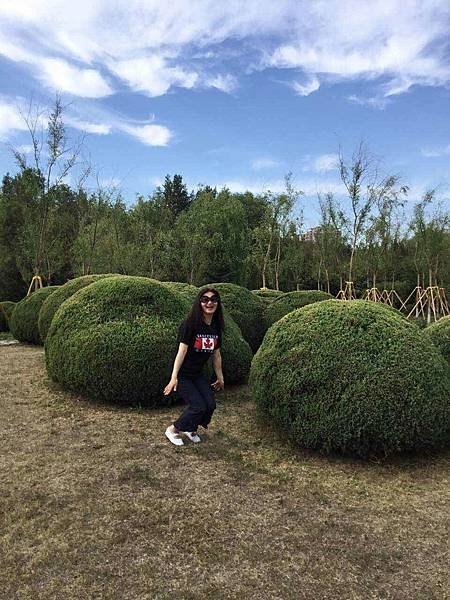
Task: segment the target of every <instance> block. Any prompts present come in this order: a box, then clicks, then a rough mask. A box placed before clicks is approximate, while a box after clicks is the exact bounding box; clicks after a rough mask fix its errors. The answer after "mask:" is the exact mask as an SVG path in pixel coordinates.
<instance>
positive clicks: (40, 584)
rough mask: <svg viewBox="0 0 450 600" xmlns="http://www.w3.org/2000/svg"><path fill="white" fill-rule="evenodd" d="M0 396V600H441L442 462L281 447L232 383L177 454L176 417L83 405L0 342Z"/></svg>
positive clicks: (26, 356) (444, 559) (33, 354)
mask: <svg viewBox="0 0 450 600" xmlns="http://www.w3.org/2000/svg"><path fill="white" fill-rule="evenodd" d="M0 397H1V400H0V415H1V421H0V455H1V458H0V461H1V462H0V490H1V496H0V498H1V499H0V502H1V510H0V565H1V568H0V597H1V598H5V599H8V600H10V599H20V600H22V599H33V600H34V599H36V598H39V599H51V600H58V599H64V600H72V599H86V600H88V599H89V600H91V599H97V598H98V599H100V598H101V599H116V598H117V599H121V600H128V599H133V600H134V599H139V600H141V599H142V600H144V599H152V600H153V599H155V600H173V599H192V600H194V599H207V600H209V599H222V598H223V599H234V598H236V599H238V598H239V599H240V600H244V599H247V598H248V599H272V598H274V599H275V598H276V599H284V598H286V599H291V598H292V599H296V600H298V599H303V598H308V599H332V598H333V599H334V598H336V599H337V598H339V599H363V600H371V599H378V598H380V599H381V598H386V599H387V598H392V599H395V600H401V599H424V600H431V599H433V598H439V599H441V598H446V597H447V596H446V590H448V589H449V578H448V556H446V550H447V544H448V537H447V535H448V530H447V526H448V516H449V513H448V506H449V504H448V492H449V487H448V479H447V474H448V467H449V460H448V457H446V456H443V455H440V456H430V457H422V458H411V457H410V458H402V459H397V460H396V461H390V462H379V463H375V462H374V463H370V462H369V463H363V462H358V461H352V460H343V459H339V458H324V457H320V456H317V455H313V454H311V453H306V452H298V451H295V450H293V449H292V448H290V447H289V445H287V444H286V443H285V441H284V440H283V439H282V438H280V437H279V436H278V435H277V434H276V432H275V431H272V430H270V429H268V428H266V427H263V426H262V425H261V424H259V426H257V424H256V421H255V409H254V406H253V404H252V402H251V400H250V398H249V394H248V390H247V388H246V387H238V388H234V389H231V390H228V391H226V392H225V393H222V394H220V395H219V396H218V408H217V410H216V413H215V415H214V417H213V422H212V424H211V429H210V431H209V432H208V434H205V435H204V436H203V437H204V441H203V442H202V443H201V444H198V445H194V444H191V443H189V442H188V444H189V445H186V446H184V447H181V448H176V447H175V446H173V445H171V444H170V443H169V442H168V440H166V438H165V437H164V429H165V427H166V425H167V424H168V423H169V422H170V421H171V420H172V419H173V418H174V417H176V416H177V415H178V413H179V412H180V410H181V408H182V406H174V407H172V408H171V409H160V410H131V409H125V408H118V407H113V406H105V405H100V404H92V403H89V402H87V401H85V400H83V399H81V398H80V397H78V396H76V395H71V394H68V393H65V392H62V391H61V390H59V389H57V388H56V386H54V385H53V384H51V383H50V382H49V381H48V379H47V376H46V372H45V367H44V356H43V349H42V348H37V347H32V346H26V345H22V344H20V345H15V346H0Z"/></svg>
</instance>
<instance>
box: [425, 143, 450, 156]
mask: <svg viewBox="0 0 450 600" xmlns="http://www.w3.org/2000/svg"><path fill="white" fill-rule="evenodd" d="M420 153H421V154H422V156H426V157H427V158H435V157H437V156H445V155H447V154H450V144H449V145H448V146H441V147H439V148H422V149H421V150H420Z"/></svg>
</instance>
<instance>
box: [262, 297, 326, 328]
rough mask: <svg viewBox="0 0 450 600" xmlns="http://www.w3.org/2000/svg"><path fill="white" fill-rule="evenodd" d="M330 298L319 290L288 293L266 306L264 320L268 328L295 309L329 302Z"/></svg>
mask: <svg viewBox="0 0 450 600" xmlns="http://www.w3.org/2000/svg"><path fill="white" fill-rule="evenodd" d="M331 297H332V296H331V295H330V294H327V292H322V291H320V290H304V291H300V292H288V293H287V294H283V295H282V296H281V297H280V298H276V299H275V300H273V301H272V302H270V303H269V304H268V306H267V307H266V309H265V313H264V318H265V320H266V323H267V325H268V326H270V325H272V324H273V323H275V321H278V319H281V317H284V315H287V314H288V313H290V312H292V311H293V310H295V309H296V308H301V307H302V306H306V305H307V304H312V303H313V302H321V301H323V300H329V299H330V298H331Z"/></svg>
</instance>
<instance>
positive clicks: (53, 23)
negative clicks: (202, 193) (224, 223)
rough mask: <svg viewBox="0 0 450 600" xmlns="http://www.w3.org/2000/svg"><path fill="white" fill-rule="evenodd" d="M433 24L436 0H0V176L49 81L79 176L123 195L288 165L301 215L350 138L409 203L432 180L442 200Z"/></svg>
mask: <svg viewBox="0 0 450 600" xmlns="http://www.w3.org/2000/svg"><path fill="white" fill-rule="evenodd" d="M449 31H450V10H449V6H448V2H446V1H443V0H442V1H441V0H428V1H423V0H422V1H421V2H415V1H408V0H403V1H402V2H400V1H394V0H392V1H382V0H380V1H378V2H373V3H370V4H369V3H367V4H365V3H361V2H353V1H345V0H344V1H342V0H341V1H339V2H337V1H334V0H329V1H327V2H323V1H320V2H319V1H317V2H314V1H302V0H297V1H290V0H279V1H278V2H268V1H266V0H258V1H253V0H248V1H247V2H246V3H242V2H241V1H239V2H238V1H236V0H230V1H229V2H228V3H227V4H226V6H221V4H220V3H218V2H215V1H214V2H212V1H211V2H210V1H207V0H203V1H202V2H192V0H191V1H189V2H188V1H186V0H174V1H173V2H171V3H170V4H169V3H163V2H155V1H152V0H146V1H143V0H140V1H137V0H128V1H127V2H124V1H122V0H110V1H103V0H101V1H100V0H97V2H95V3H93V2H91V1H87V0H81V1H78V2H77V3H74V2H68V1H67V0H46V1H45V2H44V1H41V0H17V1H16V2H4V3H2V5H1V6H0V142H2V143H1V146H0V172H1V173H2V174H4V173H6V172H7V171H10V172H15V171H16V170H17V168H16V166H15V164H14V160H13V158H12V156H11V152H10V150H9V149H8V144H12V145H13V146H14V147H16V148H20V149H21V150H22V151H23V152H25V153H27V152H28V151H29V144H30V137H29V134H28V132H27V131H26V129H25V124H24V121H23V118H22V117H21V114H20V113H21V111H22V113H23V112H26V111H27V107H28V105H29V102H30V99H31V98H33V102H34V103H35V105H36V104H37V103H39V105H40V106H41V107H42V108H44V107H46V106H47V107H48V106H50V105H51V102H52V99H53V97H54V94H55V92H60V93H61V94H62V98H63V101H64V103H66V104H67V108H66V111H65V116H66V123H67V125H68V133H69V135H70V136H71V137H73V138H76V137H77V136H79V135H80V133H81V132H82V131H86V132H87V135H86V139H85V143H84V150H83V153H84V156H85V157H86V158H89V160H90V162H91V163H92V166H93V177H92V178H91V180H90V181H89V182H88V183H89V185H90V186H91V187H92V188H94V187H95V184H96V179H97V178H98V180H99V181H100V182H101V183H102V184H103V185H107V184H115V185H118V186H120V187H121V188H122V190H123V193H124V196H125V198H126V200H127V202H128V203H132V202H133V201H134V198H135V194H136V193H141V194H144V195H146V194H148V193H151V191H152V190H153V189H154V187H155V186H156V185H158V184H159V183H161V182H162V180H163V179H164V175H165V174H166V173H170V174H174V173H181V174H182V175H183V178H184V179H185V181H186V182H187V184H188V186H189V187H190V188H192V187H195V186H196V185H197V184H199V183H204V184H209V185H213V186H214V185H216V186H218V187H222V186H224V185H226V186H228V187H229V188H230V189H232V190H236V191H244V190H246V189H250V190H251V191H254V192H262V191H264V190H267V189H271V190H272V191H280V190H281V189H282V188H283V177H284V175H285V174H286V173H287V172H288V171H292V173H293V176H294V182H295V185H296V187H297V188H298V189H301V190H303V191H304V192H305V196H304V197H303V198H302V200H301V205H302V206H303V207H304V210H305V217H306V224H307V225H312V224H314V223H315V222H316V221H317V220H318V203H317V198H316V194H317V192H318V191H322V192H325V191H328V190H330V191H333V192H334V193H335V194H336V195H338V196H339V195H340V194H341V192H342V188H341V186H340V183H339V178H338V173H337V171H336V154H337V152H338V148H339V145H341V147H342V149H343V152H344V154H347V155H349V154H351V152H352V151H353V150H354V148H355V147H356V145H357V144H358V142H359V141H360V140H361V139H362V138H363V139H365V140H366V142H367V144H368V146H369V148H370V149H371V151H372V152H373V153H374V154H375V155H377V156H378V157H380V159H382V166H383V168H384V170H385V172H389V173H398V174H400V175H401V176H402V179H403V182H404V183H406V184H408V185H409V186H410V188H411V192H410V199H411V202H413V201H414V200H417V199H418V198H419V197H420V195H421V194H422V193H423V191H424V190H425V189H426V188H428V187H435V186H439V190H440V197H441V198H442V199H443V200H444V201H446V202H447V204H448V200H446V199H447V198H448V197H449V196H450V168H449V167H450V111H449V107H450V102H449V100H450V44H449V39H450V38H449ZM42 118H43V121H44V122H45V115H44V116H43V117H42ZM27 156H28V157H29V158H30V159H31V155H29V154H28V155H27ZM94 174H95V177H94ZM74 177H75V173H74Z"/></svg>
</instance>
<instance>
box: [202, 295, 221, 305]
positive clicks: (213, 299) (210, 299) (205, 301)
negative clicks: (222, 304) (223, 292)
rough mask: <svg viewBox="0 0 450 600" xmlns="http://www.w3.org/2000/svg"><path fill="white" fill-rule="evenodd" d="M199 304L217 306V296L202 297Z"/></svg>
mask: <svg viewBox="0 0 450 600" xmlns="http://www.w3.org/2000/svg"><path fill="white" fill-rule="evenodd" d="M200 302H201V303H202V304H208V302H212V303H213V304H217V303H218V302H219V296H211V297H210V296H202V297H201V298H200Z"/></svg>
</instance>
